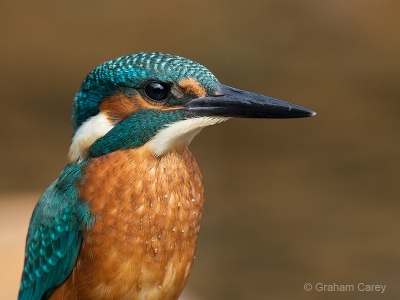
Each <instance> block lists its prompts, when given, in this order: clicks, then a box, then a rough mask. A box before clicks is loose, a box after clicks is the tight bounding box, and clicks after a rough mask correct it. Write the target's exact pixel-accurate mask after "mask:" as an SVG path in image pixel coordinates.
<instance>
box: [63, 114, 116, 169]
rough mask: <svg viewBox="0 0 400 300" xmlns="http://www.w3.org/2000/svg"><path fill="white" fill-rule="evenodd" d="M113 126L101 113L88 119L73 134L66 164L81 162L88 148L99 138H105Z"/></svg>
mask: <svg viewBox="0 0 400 300" xmlns="http://www.w3.org/2000/svg"><path fill="white" fill-rule="evenodd" d="M113 127H114V125H113V124H112V123H111V122H110V121H109V120H108V118H107V116H106V115H105V114H103V113H101V112H100V113H98V114H97V115H95V116H93V117H91V118H89V119H88V120H86V122H84V123H83V124H82V125H81V126H80V127H79V129H78V130H77V131H76V132H75V134H74V136H73V138H72V143H71V146H70V147H69V151H68V162H69V163H75V162H79V161H82V160H83V159H84V158H85V157H86V156H87V153H88V150H89V148H90V146H91V145H92V144H93V143H94V142H95V141H96V140H98V139H99V138H101V137H103V136H105V135H106V134H107V133H108V132H109V131H110V130H111V129H112V128H113Z"/></svg>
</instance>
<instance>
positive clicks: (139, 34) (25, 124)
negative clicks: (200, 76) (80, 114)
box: [0, 0, 400, 299]
mask: <svg viewBox="0 0 400 300" xmlns="http://www.w3.org/2000/svg"><path fill="white" fill-rule="evenodd" d="M399 28H400V2H399V1H396V0H380V1H373V0H353V1H348V0H336V1H320V0H305V1H295V0H287V1H281V0H280V1H278V0H258V1H257V0H255V1H233V0H231V1H227V0H224V1H222V0H219V1H210V0H204V1H183V0H176V1H104V0H103V1H89V0H88V1H76V0H75V1H53V2H51V1H41V0H40V1H26V0H24V1H10V0H2V1H1V2H0V43H1V45H0V53H1V55H0V61H1V68H0V91H1V102H0V103H1V109H0V114H1V118H0V122H1V126H0V138H1V146H0V266H1V268H0V299H15V298H16V294H17V289H18V285H19V279H20V274H21V269H22V262H23V252H24V242H25V235H26V231H27V227H28V222H29V218H30V214H31V212H32V209H33V207H34V204H35V202H36V201H37V199H38V197H39V195H40V194H41V192H42V191H43V190H44V189H45V188H46V187H47V185H49V184H50V182H52V181H53V180H54V179H55V178H56V177H57V176H58V174H59V172H60V171H61V170H62V168H63V167H64V165H65V163H66V153H67V149H68V146H69V142H70V136H71V127H70V114H71V107H72V99H73V97H74V93H75V92H76V91H77V89H78V88H79V85H80V83H81V81H82V80H83V79H84V77H85V76H86V74H87V73H88V72H89V71H90V70H91V69H92V68H94V67H95V66H97V65H98V64H100V63H102V62H104V61H106V60H109V59H112V58H115V57H118V56H121V55H124V54H129V53H134V52H139V51H162V52H167V53H171V54H177V55H181V56H184V57H187V58H191V59H193V60H196V61H199V62H200V63H202V64H204V65H205V66H207V67H208V68H209V69H211V71H212V72H214V74H215V75H216V76H217V77H218V78H219V80H220V81H221V82H223V83H225V84H228V85H231V86H235V87H237V88H242V89H246V90H251V91H254V92H258V93H262V94H266V95H269V96H272V97H276V98H280V99H285V100H287V101H291V102H294V103H296V104H300V105H303V106H305V107H308V108H311V109H313V110H315V111H317V112H318V115H317V116H316V117H314V118H310V119H299V120H231V121H229V122H226V123H224V124H220V125H217V126H214V127H212V128H207V129H205V130H204V131H203V132H202V134H201V135H199V136H198V137H197V138H196V139H195V140H194V142H193V143H192V146H191V149H192V151H193V152H194V154H195V156H196V158H197V160H198V163H199V165H200V168H201V170H202V173H203V177H204V182H205V185H206V210H205V213H204V218H203V222H202V230H201V234H200V240H199V245H198V251H197V255H196V262H195V265H194V268H193V270H192V274H191V277H190V281H189V284H188V287H187V293H188V294H190V296H189V297H188V298H191V299H338V298H341V299H346V298H347V299H383V298H385V299H396V298H397V299H398V298H399V297H400V285H399V282H400V272H399V268H400V256H399V255H400V218H399V213H400V201H399V197H400V182H399V180H400V171H399V170H400V158H399V153H400V138H399V135H400V132H399V130H400V118H399V113H400V103H399V100H400V99H399V96H400V93H399V83H400V55H399V53H400V35H399ZM307 282H309V283H312V284H313V285H314V284H316V283H318V282H319V283H324V284H333V283H336V284H353V285H355V287H356V289H357V284H358V283H360V282H362V283H366V284H382V285H386V290H385V292H384V294H380V293H377V292H357V291H355V292H347V293H345V292H316V291H311V292H306V291H304V289H303V285H304V284H305V283H307Z"/></svg>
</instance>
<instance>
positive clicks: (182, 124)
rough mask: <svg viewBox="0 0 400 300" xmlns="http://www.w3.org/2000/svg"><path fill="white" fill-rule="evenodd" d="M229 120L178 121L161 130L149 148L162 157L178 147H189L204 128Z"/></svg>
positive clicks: (216, 118)
mask: <svg viewBox="0 0 400 300" xmlns="http://www.w3.org/2000/svg"><path fill="white" fill-rule="evenodd" d="M228 119H229V118H222V117H199V118H193V119H187V120H182V121H178V122H175V123H172V124H171V125H169V126H168V127H166V128H164V129H162V130H160V131H159V132H158V133H157V134H156V135H155V136H154V137H153V138H152V139H151V140H150V141H149V142H147V146H148V147H149V148H150V149H151V150H152V152H153V153H154V155H156V156H161V155H163V154H164V153H165V152H167V151H168V150H171V149H173V148H176V147H178V146H188V145H189V144H190V142H191V141H192V140H193V138H194V137H195V136H196V135H197V134H198V133H199V132H200V131H201V130H202V129H203V128H204V127H206V126H210V125H214V124H217V123H221V122H224V121H226V120H228Z"/></svg>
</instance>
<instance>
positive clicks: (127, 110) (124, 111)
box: [100, 93, 179, 124]
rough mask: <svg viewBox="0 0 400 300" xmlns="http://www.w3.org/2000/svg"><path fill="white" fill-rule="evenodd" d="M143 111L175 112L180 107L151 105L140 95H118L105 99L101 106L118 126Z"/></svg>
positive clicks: (101, 109) (103, 111)
mask: <svg viewBox="0 0 400 300" xmlns="http://www.w3.org/2000/svg"><path fill="white" fill-rule="evenodd" d="M141 109H157V110H164V111H167V110H175V109H179V107H164V106H162V105H161V104H156V103H151V102H149V101H148V100H146V99H145V98H143V97H142V96H141V95H140V94H139V93H138V94H136V95H135V96H133V97H128V96H127V95H125V94H116V95H112V96H110V97H108V98H106V99H104V100H103V101H102V102H101V104H100V111H101V112H102V113H104V114H105V115H106V116H107V117H108V119H109V120H110V121H111V122H112V123H113V124H116V123H118V122H120V121H122V120H124V119H126V118H127V117H129V116H130V115H132V114H134V113H135V112H137V111H139V110H141Z"/></svg>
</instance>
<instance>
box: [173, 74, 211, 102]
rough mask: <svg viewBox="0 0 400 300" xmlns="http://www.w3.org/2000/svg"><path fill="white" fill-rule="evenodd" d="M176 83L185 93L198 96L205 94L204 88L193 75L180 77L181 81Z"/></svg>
mask: <svg viewBox="0 0 400 300" xmlns="http://www.w3.org/2000/svg"><path fill="white" fill-rule="evenodd" d="M178 85H179V86H180V87H181V88H182V89H183V90H184V91H185V93H187V94H192V95H196V96H199V97H204V96H205V95H206V94H207V92H206V90H205V89H204V88H203V87H202V86H201V85H200V83H199V82H198V81H197V80H196V79H194V78H193V77H189V78H185V79H182V80H181V81H179V83H178Z"/></svg>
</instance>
